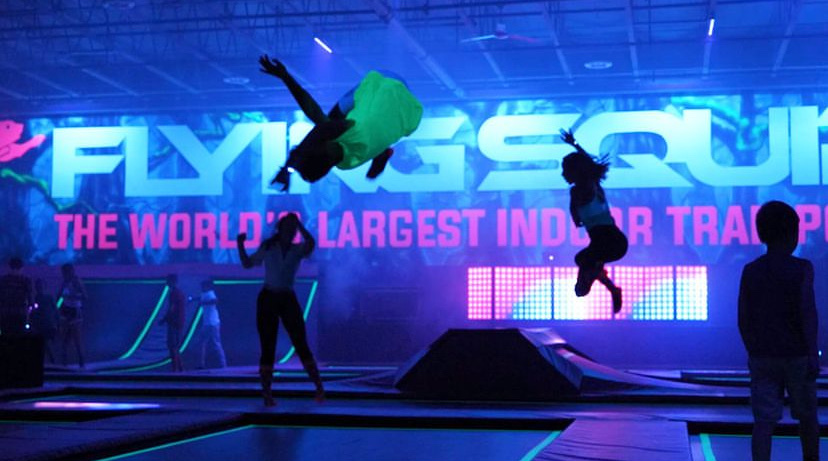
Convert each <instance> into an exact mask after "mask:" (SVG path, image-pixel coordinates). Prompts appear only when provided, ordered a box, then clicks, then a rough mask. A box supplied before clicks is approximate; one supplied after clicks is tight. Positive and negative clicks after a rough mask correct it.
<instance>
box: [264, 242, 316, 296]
mask: <svg viewBox="0 0 828 461" xmlns="http://www.w3.org/2000/svg"><path fill="white" fill-rule="evenodd" d="M307 253H308V250H307V245H306V244H305V243H301V244H290V245H289V246H288V248H287V251H286V252H284V254H283V252H282V245H280V244H279V243H273V244H272V245H270V247H269V248H265V244H262V245H261V246H259V249H258V250H256V252H255V253H253V254H252V255H250V261H251V262H252V263H253V264H255V265H259V264H261V263H263V262H264V266H265V280H264V285H265V287H266V288H267V289H269V290H273V291H283V290H292V289H293V281H294V280H295V279H296V272H297V271H298V270H299V263H301V262H302V258H304V257H306V256H307Z"/></svg>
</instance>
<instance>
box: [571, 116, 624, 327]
mask: <svg viewBox="0 0 828 461" xmlns="http://www.w3.org/2000/svg"><path fill="white" fill-rule="evenodd" d="M561 139H562V140H563V141H564V142H565V143H567V144H569V145H571V146H572V147H574V148H575V149H576V151H575V152H572V153H571V154H568V155H567V156H566V157H564V158H563V162H562V170H563V173H562V174H563V177H564V180H566V182H567V183H568V184H571V185H572V187H571V188H570V189H569V212H570V214H571V215H572V220H573V221H574V222H575V225H576V226H578V227H585V228H586V231H587V234H588V235H589V245H588V246H587V247H586V248H584V249H583V250H581V251H579V252H578V254H576V255H575V264H577V265H578V280H577V282H576V283H575V295H576V296H579V297H581V296H586V295H587V294H589V291H590V289H591V288H592V284H593V283H595V281H596V280H598V281H599V282H601V283H602V284H603V285H604V286H606V287H607V289H608V290H609V292H610V294H611V295H612V312H613V313H614V314H617V313H618V312H620V311H621V305H622V298H621V288H619V287H618V286H616V285H615V283H613V281H612V280H611V279H610V278H609V276H608V275H607V271H606V270H605V269H604V264H605V263H608V262H613V261H618V260H619V259H621V258H623V257H624V255H625V254H627V247H628V243H627V237H626V236H625V235H624V233H623V232H621V229H619V228H618V226H616V225H615V219H613V217H612V215H611V214H610V207H609V203H608V202H607V196H606V194H605V193H604V189H603V188H602V187H601V181H603V180H604V179H605V178H606V175H607V171H608V170H609V161H608V160H607V159H606V158H600V159H597V158H595V157H593V156H592V155H589V154H588V153H587V152H586V151H585V150H584V149H583V148H582V147H581V146H580V145H579V144H578V143H577V142H576V141H575V137H574V136H573V135H572V132H571V131H565V130H561Z"/></svg>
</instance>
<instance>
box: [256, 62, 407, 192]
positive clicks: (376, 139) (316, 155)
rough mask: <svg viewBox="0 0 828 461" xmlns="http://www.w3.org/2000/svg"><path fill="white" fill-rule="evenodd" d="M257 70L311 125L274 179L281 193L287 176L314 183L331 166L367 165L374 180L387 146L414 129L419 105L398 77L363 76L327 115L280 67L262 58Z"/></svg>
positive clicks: (382, 165)
mask: <svg viewBox="0 0 828 461" xmlns="http://www.w3.org/2000/svg"><path fill="white" fill-rule="evenodd" d="M259 64H260V65H261V69H259V70H260V71H261V72H264V73H266V74H269V75H273V76H274V77H277V78H279V79H280V80H282V82H284V84H285V86H287V88H288V90H289V91H290V94H291V95H293V98H294V99H295V100H296V102H297V103H298V104H299V107H300V108H301V109H302V112H304V113H305V115H306V116H307V117H308V118H309V119H310V120H311V121H312V122H313V124H314V127H313V129H312V130H311V131H310V133H308V135H307V136H305V139H303V140H302V142H300V143H299V145H297V146H296V147H294V148H293V149H292V150H291V151H290V154H288V159H287V162H286V163H285V165H284V166H283V167H282V168H281V169H280V170H279V173H278V174H277V175H276V177H275V178H273V181H272V182H271V184H273V183H277V182H278V183H279V184H282V190H283V191H285V190H287V189H288V187H289V186H290V173H291V172H293V171H298V172H299V174H300V175H301V176H302V178H303V179H305V180H306V181H309V182H316V181H318V180H319V179H321V178H323V177H324V176H325V175H326V174H328V172H329V171H330V170H331V168H333V167H337V168H339V169H342V170H350V169H352V168H356V167H358V166H360V165H362V164H364V163H367V162H371V168H370V169H369V170H368V173H367V174H366V176H367V177H368V178H371V179H374V178H376V177H377V176H379V175H380V173H382V171H383V170H384V169H385V166H386V164H387V163H388V160H389V159H390V158H391V154H393V152H394V150H393V149H391V145H392V144H394V143H395V142H397V141H399V140H400V139H401V138H402V137H404V136H408V135H410V134H411V133H413V132H414V130H416V129H417V126H418V125H419V124H420V119H422V116H423V106H422V105H421V104H420V102H419V101H418V100H417V99H416V98H415V97H414V95H412V94H411V92H410V91H409V90H408V87H407V86H406V85H405V82H403V81H402V80H401V79H400V78H397V76H395V75H392V74H390V73H388V72H384V73H380V72H377V71H371V72H368V74H366V75H365V77H363V78H362V80H361V81H360V82H359V84H358V85H357V86H356V87H355V88H353V89H352V90H351V91H349V92H348V93H346V94H345V95H344V96H343V97H342V98H340V100H339V102H337V103H336V105H335V106H334V107H333V109H331V110H330V112H328V113H327V115H326V114H325V113H324V112H323V111H322V109H321V108H320V107H319V104H317V103H316V101H315V100H314V99H313V97H312V96H311V95H310V94H309V93H308V92H307V91H305V89H304V88H302V86H301V85H299V83H298V82H297V81H296V80H295V79H294V78H293V76H291V75H290V73H288V71H287V69H286V68H285V66H284V64H282V63H281V62H279V61H278V60H276V59H271V58H270V57H268V56H267V55H263V56H261V57H260V58H259Z"/></svg>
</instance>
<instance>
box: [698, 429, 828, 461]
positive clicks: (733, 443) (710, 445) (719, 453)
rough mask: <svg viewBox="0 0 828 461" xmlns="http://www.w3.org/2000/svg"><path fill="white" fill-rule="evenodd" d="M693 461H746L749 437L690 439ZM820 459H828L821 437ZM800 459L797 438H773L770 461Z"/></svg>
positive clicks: (827, 441)
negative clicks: (692, 446) (692, 448)
mask: <svg viewBox="0 0 828 461" xmlns="http://www.w3.org/2000/svg"><path fill="white" fill-rule="evenodd" d="M692 443H693V445H694V447H697V449H696V450H694V451H693V461H747V460H749V459H750V435H738V434H707V433H702V434H699V435H697V436H694V437H693V438H692ZM819 455H820V456H819V457H820V459H828V439H826V438H825V437H823V438H822V439H821V441H820V446H819ZM799 459H802V450H801V448H800V446H799V438H798V437H794V436H774V438H773V446H772V448H771V461H796V460H799Z"/></svg>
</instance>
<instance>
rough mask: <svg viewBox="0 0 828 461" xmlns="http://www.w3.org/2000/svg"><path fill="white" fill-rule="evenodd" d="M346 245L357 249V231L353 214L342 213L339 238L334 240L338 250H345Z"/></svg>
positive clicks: (348, 212)
mask: <svg viewBox="0 0 828 461" xmlns="http://www.w3.org/2000/svg"><path fill="white" fill-rule="evenodd" d="M347 244H350V245H351V246H352V247H354V248H359V231H357V227H356V221H355V220H354V214H353V213H352V212H350V211H346V212H344V213H342V221H341V222H340V223H339V238H337V240H336V246H337V247H339V248H345V245H347Z"/></svg>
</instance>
